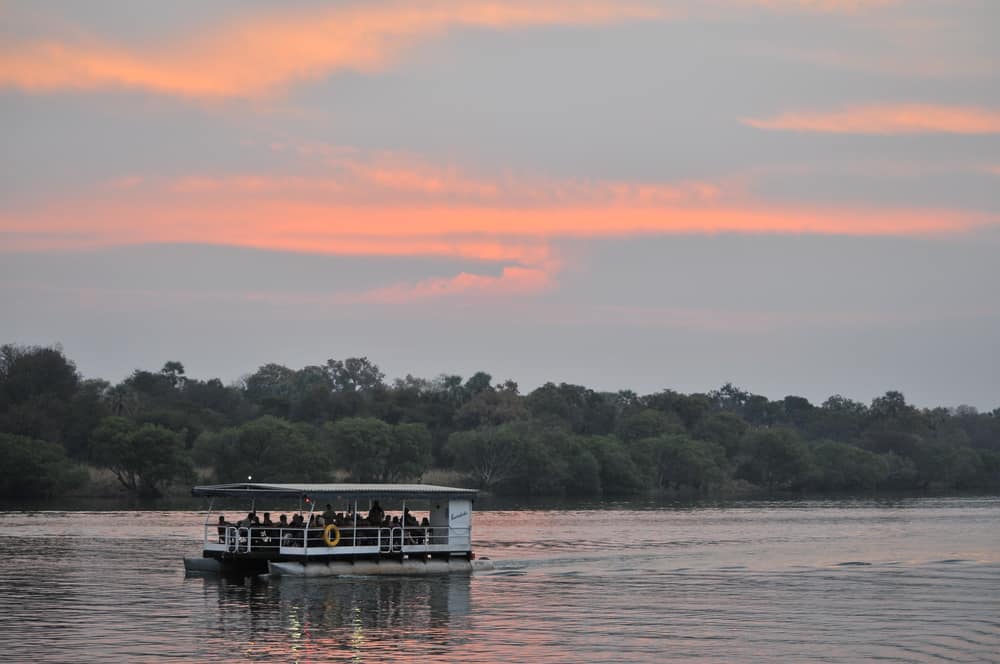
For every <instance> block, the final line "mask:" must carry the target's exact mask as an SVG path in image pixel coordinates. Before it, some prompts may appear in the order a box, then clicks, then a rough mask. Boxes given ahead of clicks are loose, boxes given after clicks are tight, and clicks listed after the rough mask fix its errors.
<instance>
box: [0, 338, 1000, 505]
mask: <svg viewBox="0 0 1000 664" xmlns="http://www.w3.org/2000/svg"><path fill="white" fill-rule="evenodd" d="M0 435H2V438H0V454H2V455H3V456H2V457H0V462H2V466H0V467H2V469H3V472H2V473H0V496H6V497H12V496H13V497H17V496H27V495H45V494H49V493H52V492H56V491H65V490H69V489H71V488H72V487H74V486H76V485H78V484H79V482H80V481H81V477H82V475H81V471H80V468H79V466H78V465H77V464H79V463H81V462H89V463H96V464H98V465H101V466H104V467H106V468H109V469H111V471H112V472H113V473H114V474H115V476H116V477H117V478H118V480H119V481H120V482H121V484H122V486H123V488H125V489H126V490H128V491H129V492H132V493H135V494H139V495H156V494H159V493H161V492H162V491H163V490H165V489H166V488H167V487H168V486H170V485H171V484H176V483H183V482H187V481H190V479H191V478H192V475H193V467H194V464H198V465H199V466H201V467H203V468H204V469H205V472H207V473H210V474H211V475H212V476H213V477H214V479H217V480H219V481H228V480H242V479H245V478H246V477H249V476H252V477H254V478H255V479H259V480H262V481H264V480H272V481H280V480H285V481H289V480H292V481H294V480H301V481H306V480H308V481H327V480H331V479H333V478H334V477H338V476H339V477H344V476H347V477H349V478H351V479H354V480H359V481H387V482H392V481H404V480H417V479H419V478H420V477H421V475H422V474H423V473H424V472H426V471H427V470H428V469H430V468H432V467H436V468H441V469H454V470H457V471H460V472H462V473H465V474H466V475H467V476H468V481H469V484H470V485H474V486H478V487H481V488H483V489H488V490H491V491H496V492H499V493H508V494H567V495H577V496H595V495H628V494H635V493H638V492H644V491H656V490H661V491H684V492H696V493H699V492H700V493H704V492H712V491H715V490H717V489H720V488H723V489H725V488H727V487H736V486H741V487H743V488H752V487H758V488H759V489H760V490H767V491H814V492H821V491H831V492H858V491H875V490H880V489H894V490H895V489H903V490H931V489H933V490H951V489H954V490H973V489H974V490H997V489H1000V409H997V410H994V411H993V412H990V413H980V412H978V411H976V409H975V408H971V407H969V406H960V407H958V408H954V409H946V408H934V409H919V408H916V407H914V406H913V405H911V404H908V403H907V402H906V399H905V397H904V396H903V394H902V393H900V392H898V391H888V392H886V393H885V394H884V395H882V396H879V397H876V398H875V399H873V400H872V402H871V404H869V405H865V404H863V403H859V402H857V401H852V400H850V399H847V398H844V397H842V396H840V395H834V396H831V397H830V398H829V399H827V400H826V401H824V402H823V403H822V404H820V405H815V404H812V403H810V402H809V401H808V400H807V399H805V398H803V397H799V396H795V395H789V396H785V397H783V398H782V399H779V400H776V401H772V400H770V399H768V398H766V397H764V396H761V395H757V394H753V393H751V392H749V391H747V390H743V389H741V388H738V387H736V386H734V385H732V384H728V383H727V384H726V385H723V386H722V387H721V388H719V389H718V390H714V391H712V392H710V393H708V394H681V393H679V392H675V391H673V390H663V391H661V392H656V393H654V394H649V395H645V396H641V395H637V394H635V393H633V392H628V391H622V392H617V393H606V392H597V391H594V390H592V389H590V388H587V387H584V386H581V385H570V384H567V383H559V384H556V383H546V384H545V385H543V386H541V387H539V388H538V389H535V390H533V391H531V392H529V393H528V394H526V395H522V394H521V393H520V391H519V389H518V386H517V384H516V383H514V382H513V381H510V380H508V381H504V382H495V381H494V380H493V377H492V376H491V375H490V374H488V373H486V372H477V373H475V374H474V375H472V376H471V377H469V378H468V379H467V380H463V378H462V377H460V376H453V375H442V376H439V377H437V378H435V379H432V380H428V379H423V378H415V377H413V376H407V377H406V378H403V379H399V380H396V381H394V382H393V383H391V384H390V383H386V381H385V375H384V374H383V372H382V371H381V370H380V369H379V367H378V366H377V365H375V364H374V363H373V362H372V361H370V360H369V359H368V358H363V357H362V358H347V359H344V360H337V359H329V360H326V361H324V362H321V363H317V364H315V365H312V366H307V367H304V368H302V369H298V370H296V369H290V368H288V367H284V366H281V365H278V364H267V365H264V366H262V367H260V368H259V369H258V370H257V371H255V372H254V373H252V374H249V375H247V376H246V377H245V378H244V379H243V380H242V381H241V382H240V383H239V384H235V385H225V384H223V383H222V381H220V380H218V379H210V380H205V381H202V380H197V379H193V378H189V377H188V376H187V375H186V374H185V370H184V365H183V364H181V363H180V362H176V361H172V362H167V363H166V364H165V365H164V366H163V367H162V368H161V369H160V370H159V371H145V370H137V371H135V372H133V373H132V374H131V375H130V376H128V377H127V378H125V379H124V380H123V381H121V382H120V383H118V384H115V385H112V384H110V383H107V382H105V381H102V380H83V379H81V378H80V376H79V375H78V374H77V371H76V367H75V365H74V364H73V363H72V362H71V361H70V360H68V359H67V358H66V357H65V356H64V355H63V353H62V350H61V349H60V348H58V347H55V348H42V347H29V346H15V345H6V346H2V347H0ZM26 478H30V479H26Z"/></svg>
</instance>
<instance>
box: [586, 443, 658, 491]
mask: <svg viewBox="0 0 1000 664" xmlns="http://www.w3.org/2000/svg"><path fill="white" fill-rule="evenodd" d="M580 442H581V444H582V445H583V446H584V448H585V449H586V450H587V451H588V452H590V453H591V454H592V455H593V457H594V458H595V459H596V460H597V463H598V464H599V465H600V468H601V492H602V493H603V494H604V495H606V496H622V495H628V494H634V493H638V492H640V491H642V490H643V489H645V488H647V485H646V482H645V480H644V478H643V474H642V472H641V471H640V470H639V467H638V466H637V465H636V463H635V461H633V459H632V456H631V454H629V450H628V448H627V447H625V444H624V443H622V441H621V440H620V439H618V438H617V437H616V436H586V437H581V438H580Z"/></svg>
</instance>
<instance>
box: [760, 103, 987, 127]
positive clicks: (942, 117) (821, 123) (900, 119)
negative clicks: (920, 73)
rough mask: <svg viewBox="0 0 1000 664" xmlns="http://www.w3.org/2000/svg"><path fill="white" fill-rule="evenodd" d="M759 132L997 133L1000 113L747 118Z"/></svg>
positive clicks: (943, 110) (908, 110)
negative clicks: (765, 130)
mask: <svg viewBox="0 0 1000 664" xmlns="http://www.w3.org/2000/svg"><path fill="white" fill-rule="evenodd" d="M742 122H743V124H746V125H750V126H751V127H756V128H757V129H769V130H777V131H800V132H818V133H827V134H997V133H1000V112H998V111H993V110H987V109H982V108H976V107H969V106H933V105H926V104H923V105H922V104H901V105H871V106H855V107H851V108H848V109H845V110H843V111H834V112H822V111H804V112H790V113H782V114H781V115H778V116H776V117H773V118H766V119H752V118H749V119H744V120H743V121H742Z"/></svg>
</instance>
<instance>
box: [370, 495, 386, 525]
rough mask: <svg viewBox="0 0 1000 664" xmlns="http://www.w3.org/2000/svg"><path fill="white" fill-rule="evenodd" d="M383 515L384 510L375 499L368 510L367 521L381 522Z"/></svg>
mask: <svg viewBox="0 0 1000 664" xmlns="http://www.w3.org/2000/svg"><path fill="white" fill-rule="evenodd" d="M384 516H385V510H383V509H382V506H381V505H379V504H378V501H377V500H376V501H374V502H373V503H372V508H371V510H369V511H368V523H373V524H374V523H382V517H384Z"/></svg>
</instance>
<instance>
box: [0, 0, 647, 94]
mask: <svg viewBox="0 0 1000 664" xmlns="http://www.w3.org/2000/svg"><path fill="white" fill-rule="evenodd" d="M660 15H661V11H660V10H659V9H657V8H655V7H653V6H650V5H648V4H640V3H635V2H632V3H630V2H612V1H609V0H579V1H574V2H569V1H567V0H551V1H547V2H541V1H532V2H529V1H527V0H508V1H506V2H503V3H496V2H486V1H483V0H472V1H465V2H462V1H460V0H434V1H431V2H423V3H420V4H419V5H414V4H412V3H407V2H400V1H395V2H381V3H375V2H369V3H358V4H353V5H346V6H344V5H341V6H338V7H333V8H325V9H318V10H311V11H303V10H299V11H292V10H288V9H285V10H282V11H281V12H280V13H279V12H270V13H259V14H257V15H254V16H250V17H248V18H243V19H240V20H237V21H233V22H231V23H229V24H225V25H218V26H215V27H214V28H210V29H206V30H204V31H202V32H200V33H198V34H194V35H190V36H187V37H183V38H180V39H177V40H175V41H172V42H168V43H164V44H161V45H159V46H157V47H149V48H129V47H125V46H121V45H116V44H109V43H106V42H104V41H101V40H98V39H95V38H90V37H81V38H77V39H74V40H73V41H58V40H53V39H48V40H45V39H42V40H31V41H21V42H14V41H10V42H8V43H6V44H5V45H4V46H2V47H0V85H2V86H7V87H14V88H19V89H22V90H26V91H30V92H50V91H62V90H101V89H109V88H111V89H115V88H118V89H140V90H145V91H149V92H154V93H159V94H167V95H177V96H182V97H195V98H210V99H211V98H226V97H243V96H260V95H267V94H270V93H272V92H274V91H275V90H280V89H281V88H283V87H285V86H287V85H289V84H291V83H294V82H296V81H303V80H315V79H320V78H323V77H325V76H328V75H329V74H331V73H334V72H338V71H360V72H368V71H375V70H380V69H383V68H385V67H387V66H388V65H389V64H391V63H393V62H395V61H396V60H397V59H398V58H399V56H400V54H401V53H402V52H403V51H404V50H405V49H407V48H408V47H410V46H412V45H414V44H416V43H419V42H422V41H426V40H428V39H432V38H434V37H436V36H439V35H441V34H443V33H446V32H448V31H449V30H453V29H459V28H487V29H498V30H502V29H514V28H525V27H532V26H548V25H593V24H604V23H610V22H617V21H626V20H639V19H650V18H656V17H659V16H660Z"/></svg>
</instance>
